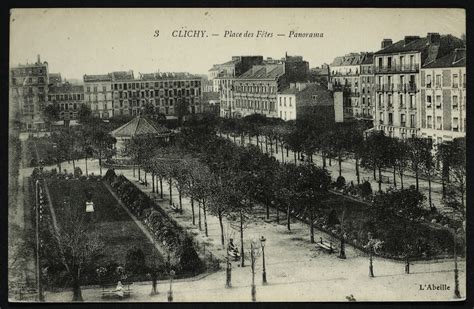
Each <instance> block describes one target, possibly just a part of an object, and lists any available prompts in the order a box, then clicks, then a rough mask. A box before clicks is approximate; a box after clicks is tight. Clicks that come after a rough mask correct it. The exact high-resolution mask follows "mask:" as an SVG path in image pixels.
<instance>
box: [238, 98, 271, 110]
mask: <svg viewBox="0 0 474 309" xmlns="http://www.w3.org/2000/svg"><path fill="white" fill-rule="evenodd" d="M235 106H236V107H237V108H247V109H258V110H268V111H275V102H272V101H270V102H269V101H258V100H240V99H239V100H236V104H235Z"/></svg>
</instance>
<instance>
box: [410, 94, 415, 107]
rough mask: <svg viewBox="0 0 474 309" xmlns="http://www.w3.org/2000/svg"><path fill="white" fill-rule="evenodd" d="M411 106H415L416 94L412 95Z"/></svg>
mask: <svg viewBox="0 0 474 309" xmlns="http://www.w3.org/2000/svg"><path fill="white" fill-rule="evenodd" d="M410 108H411V109H414V108H415V96H414V95H410Z"/></svg>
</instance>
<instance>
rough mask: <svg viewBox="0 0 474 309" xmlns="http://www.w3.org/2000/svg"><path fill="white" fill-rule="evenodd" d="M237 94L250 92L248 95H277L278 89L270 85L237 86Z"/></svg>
mask: <svg viewBox="0 0 474 309" xmlns="http://www.w3.org/2000/svg"><path fill="white" fill-rule="evenodd" d="M235 91H236V92H248V93H276V92H277V87H276V86H271V85H269V84H266V85H261V84H259V85H248V84H245V85H240V84H238V85H235Z"/></svg>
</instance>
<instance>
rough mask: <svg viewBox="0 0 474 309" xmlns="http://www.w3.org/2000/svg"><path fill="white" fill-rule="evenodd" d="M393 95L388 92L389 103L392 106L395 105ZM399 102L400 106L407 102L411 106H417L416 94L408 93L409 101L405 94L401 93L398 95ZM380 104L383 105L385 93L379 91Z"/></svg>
mask: <svg viewBox="0 0 474 309" xmlns="http://www.w3.org/2000/svg"><path fill="white" fill-rule="evenodd" d="M393 97H394V95H392V94H391V93H388V94H387V103H388V107H391V105H393ZM398 103H399V105H400V106H405V104H407V103H408V104H409V106H410V108H415V107H416V96H415V95H408V102H407V100H406V96H405V94H403V93H401V94H399V95H398ZM378 104H379V106H382V105H383V104H384V95H383V94H382V93H379V95H378Z"/></svg>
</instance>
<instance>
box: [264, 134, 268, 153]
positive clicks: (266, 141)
mask: <svg viewBox="0 0 474 309" xmlns="http://www.w3.org/2000/svg"><path fill="white" fill-rule="evenodd" d="M265 152H266V153H268V138H267V136H266V135H265Z"/></svg>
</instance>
